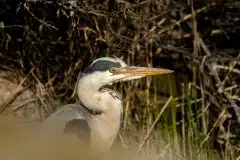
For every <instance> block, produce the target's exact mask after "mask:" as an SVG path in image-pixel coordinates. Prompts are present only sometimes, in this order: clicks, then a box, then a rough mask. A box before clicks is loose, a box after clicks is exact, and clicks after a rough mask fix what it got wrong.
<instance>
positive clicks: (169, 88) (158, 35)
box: [0, 0, 240, 160]
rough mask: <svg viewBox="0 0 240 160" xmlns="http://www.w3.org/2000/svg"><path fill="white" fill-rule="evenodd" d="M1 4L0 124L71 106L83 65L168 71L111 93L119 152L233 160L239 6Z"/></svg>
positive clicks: (71, 0)
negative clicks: (118, 109) (116, 99)
mask: <svg viewBox="0 0 240 160" xmlns="http://www.w3.org/2000/svg"><path fill="white" fill-rule="evenodd" d="M0 4H1V5H0V8H1V12H0V42H1V45H0V61H1V62H0V69H1V71H0V76H1V81H0V86H1V90H2V93H1V94H2V95H0V96H1V97H2V98H1V99H0V100H1V101H0V113H1V114H2V115H15V116H17V117H21V118H24V119H25V120H29V121H42V120H43V119H44V118H45V117H46V116H47V115H49V114H50V113H52V112H53V111H54V110H55V109H56V108H57V107H60V106H61V105H63V104H67V103H75V102H77V101H78V99H77V97H76V96H72V94H73V90H74V86H75V83H76V80H77V76H78V74H79V72H81V71H82V70H83V69H85V68H86V67H87V66H88V65H89V64H90V62H91V61H92V60H94V59H96V58H98V57H102V56H117V57H120V58H122V59H123V60H124V61H125V62H126V63H128V64H131V65H141V66H153V67H163V68H168V69H171V70H174V74H172V75H166V76H157V77H152V78H149V77H148V78H145V79H143V80H137V81H133V82H124V83H121V84H115V85H114V86H113V88H114V89H116V90H118V91H119V92H120V93H121V94H122V95H123V98H124V120H123V123H122V128H121V130H120V133H119V143H118V144H119V145H120V146H121V147H122V148H123V150H125V149H124V148H127V150H129V151H133V154H135V153H137V154H139V155H149V156H150V155H151V156H153V155H154V156H153V157H154V159H161V158H162V159H166V158H169V159H190V160H191V159H239V158H240V157H239V155H240V141H239V135H240V130H239V128H240V96H239V95H240V87H239V84H240V70H239V66H240V62H239V58H240V48H239V46H240V43H239V36H240V19H239V17H240V12H239V9H240V4H239V2H237V1H230V0H226V1H223V0H219V1H214V2H211V1H200V0H196V1H177V0H176V1H175V0H169V1H168V0H155V1H152V0H120V1H112V0H106V1H104V0H102V1H101V0H95V1H90V0H83V1H78V0H49V1H41V0H26V1H14V0H8V1H4V0H3V1H0ZM6 87H9V88H10V89H9V88H7V89H6ZM9 90H11V92H9V93H8V91H9ZM0 136H1V135H0ZM117 146H118V145H117ZM116 148H117V147H116Z"/></svg>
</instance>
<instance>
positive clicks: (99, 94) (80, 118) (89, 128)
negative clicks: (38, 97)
mask: <svg viewBox="0 0 240 160" xmlns="http://www.w3.org/2000/svg"><path fill="white" fill-rule="evenodd" d="M172 72H173V71H171V70H167V69H161V68H148V67H136V66H129V65H127V64H126V63H125V62H124V61H122V60H121V59H119V58H117V57H114V58H110V57H102V58H99V59H96V60H94V61H93V62H92V63H91V65H90V66H89V67H88V68H86V69H85V70H84V71H83V72H82V73H81V75H80V76H79V77H78V80H77V83H76V92H77V95H78V98H79V101H80V104H68V105H65V106H63V107H61V108H59V109H58V110H57V111H55V112H54V113H53V114H51V115H50V116H49V117H48V118H47V119H46V120H45V121H44V123H45V124H53V127H51V128H52V129H53V128H54V130H55V131H57V132H64V133H66V132H67V133H74V135H76V136H78V137H79V138H80V139H83V140H87V142H88V144H89V145H90V147H91V148H96V147H99V148H101V149H102V150H109V149H110V148H111V146H112V144H113V142H114V140H115V138H116V136H117V134H118V131H119V128H120V124H121V118H122V114H123V104H122V98H121V96H120V94H118V93H117V92H115V91H113V90H111V89H109V88H107V87H106V86H107V85H111V84H113V83H116V82H123V81H129V80H133V79H139V78H142V77H145V76H151V75H158V74H168V73H172Z"/></svg>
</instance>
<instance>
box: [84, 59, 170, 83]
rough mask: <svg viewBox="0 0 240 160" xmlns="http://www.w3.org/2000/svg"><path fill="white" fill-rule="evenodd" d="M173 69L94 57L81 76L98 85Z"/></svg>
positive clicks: (162, 72)
mask: <svg viewBox="0 0 240 160" xmlns="http://www.w3.org/2000/svg"><path fill="white" fill-rule="evenodd" d="M172 72H173V71H171V70H167V69H162V68H149V67H137V66H129V65H127V64H126V63H125V62H124V61H122V60H121V59H119V58H116V57H114V58H110V57H102V58H99V59H96V60H95V61H93V62H92V64H91V65H90V66H89V67H88V68H86V69H85V70H84V71H83V73H82V78H86V80H88V81H91V82H93V83H92V84H96V85H98V87H101V86H104V85H111V84H113V83H115V82H123V81H128V80H133V79H139V78H142V77H145V76H152V75H160V74H168V73H172Z"/></svg>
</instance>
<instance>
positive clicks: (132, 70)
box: [115, 66, 173, 77]
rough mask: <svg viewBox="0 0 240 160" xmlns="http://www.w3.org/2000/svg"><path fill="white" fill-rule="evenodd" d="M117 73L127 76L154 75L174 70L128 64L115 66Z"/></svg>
mask: <svg viewBox="0 0 240 160" xmlns="http://www.w3.org/2000/svg"><path fill="white" fill-rule="evenodd" d="M115 70H116V72H115V73H116V74H124V75H126V76H131V77H132V76H152V75H160V74H169V73H173V71H172V70H168V69H162V68H149V67H134V66H128V67H123V68H115Z"/></svg>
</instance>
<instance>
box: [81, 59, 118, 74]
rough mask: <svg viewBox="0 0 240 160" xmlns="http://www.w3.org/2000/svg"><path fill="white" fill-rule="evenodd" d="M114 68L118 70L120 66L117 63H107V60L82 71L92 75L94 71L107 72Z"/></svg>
mask: <svg viewBox="0 0 240 160" xmlns="http://www.w3.org/2000/svg"><path fill="white" fill-rule="evenodd" d="M112 67H115V68H119V67H121V65H120V64H119V63H117V62H112V61H107V60H99V61H97V62H95V63H94V64H92V65H91V66H90V67H88V68H87V69H85V70H84V73H92V72H94V71H107V70H109V69H110V68H112Z"/></svg>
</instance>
